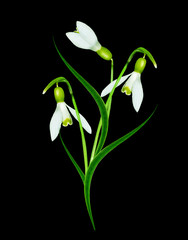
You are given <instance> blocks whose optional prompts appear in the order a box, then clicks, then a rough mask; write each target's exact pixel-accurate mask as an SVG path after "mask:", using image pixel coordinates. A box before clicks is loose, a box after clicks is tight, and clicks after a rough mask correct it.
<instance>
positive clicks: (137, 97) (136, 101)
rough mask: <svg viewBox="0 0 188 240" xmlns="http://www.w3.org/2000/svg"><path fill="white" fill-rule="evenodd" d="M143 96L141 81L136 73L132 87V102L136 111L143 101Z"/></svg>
mask: <svg viewBox="0 0 188 240" xmlns="http://www.w3.org/2000/svg"><path fill="white" fill-rule="evenodd" d="M143 97H144V92H143V88H142V83H141V79H140V76H139V75H138V76H137V79H136V80H135V82H134V84H133V87H132V102H133V107H134V109H135V111H136V112H138V111H139V109H140V106H141V104H142V101H143Z"/></svg>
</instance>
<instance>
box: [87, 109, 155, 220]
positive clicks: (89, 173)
mask: <svg viewBox="0 0 188 240" xmlns="http://www.w3.org/2000/svg"><path fill="white" fill-rule="evenodd" d="M156 109H157V107H156V108H155V109H154V111H153V112H152V114H151V115H150V116H149V117H148V118H147V119H146V120H145V121H144V122H143V123H142V124H140V125H139V126H138V127H136V128H135V129H133V130H132V131H131V132H129V133H127V134H126V135H124V136H123V137H121V138H119V139H118V140H116V141H114V142H113V143H111V144H110V145H108V146H107V147H105V148H104V149H103V150H102V151H100V152H99V153H98V154H97V155H96V157H95V158H94V159H93V161H92V162H91V164H90V166H89V168H88V171H87V174H86V176H85V184H84V195H85V202H86V206H87V209H88V213H89V216H90V218H91V221H93V217H92V210H91V203H90V188H91V180H92V177H93V174H94V171H95V169H96V167H97V166H98V164H99V163H100V162H101V160H102V159H103V158H104V157H105V156H106V155H107V154H108V153H110V152H111V151H112V150H113V149H114V148H115V147H117V146H118V145H120V144H121V143H123V142H124V141H126V140H127V139H128V138H130V137H131V136H132V135H134V134H135V133H136V132H137V131H139V130H140V129H141V128H142V127H143V126H144V125H145V124H146V123H147V122H148V121H149V119H150V118H151V117H152V116H153V114H154V113H155V111H156Z"/></svg>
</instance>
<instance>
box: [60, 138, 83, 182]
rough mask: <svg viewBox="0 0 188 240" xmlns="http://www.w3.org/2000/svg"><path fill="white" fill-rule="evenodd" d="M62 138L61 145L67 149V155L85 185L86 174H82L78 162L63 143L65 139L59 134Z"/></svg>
mask: <svg viewBox="0 0 188 240" xmlns="http://www.w3.org/2000/svg"><path fill="white" fill-rule="evenodd" d="M59 136H60V139H61V143H62V145H63V147H64V148H65V151H66V153H67V155H68V156H69V158H70V160H71V161H72V163H73V164H74V166H75V168H76V170H77V171H78V173H79V175H80V177H81V179H82V181H83V183H84V180H85V175H84V173H83V172H82V170H81V168H80V167H79V166H78V164H77V162H76V161H75V160H74V158H73V156H72V155H71V153H70V152H69V150H68V149H67V147H66V146H65V143H64V142H63V139H62V137H61V134H59Z"/></svg>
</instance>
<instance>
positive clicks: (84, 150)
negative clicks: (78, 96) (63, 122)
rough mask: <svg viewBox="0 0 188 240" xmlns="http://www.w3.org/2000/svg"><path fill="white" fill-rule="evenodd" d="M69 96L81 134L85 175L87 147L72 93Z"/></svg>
mask: <svg viewBox="0 0 188 240" xmlns="http://www.w3.org/2000/svg"><path fill="white" fill-rule="evenodd" d="M71 96H72V103H73V105H74V109H75V111H76V116H77V118H78V122H79V127H80V133H81V138H82V147H83V155H84V165H85V173H87V169H88V158H87V146H86V140H85V135H84V130H83V127H82V123H81V120H80V114H79V111H78V108H77V104H76V101H75V98H74V96H73V93H72V94H71Z"/></svg>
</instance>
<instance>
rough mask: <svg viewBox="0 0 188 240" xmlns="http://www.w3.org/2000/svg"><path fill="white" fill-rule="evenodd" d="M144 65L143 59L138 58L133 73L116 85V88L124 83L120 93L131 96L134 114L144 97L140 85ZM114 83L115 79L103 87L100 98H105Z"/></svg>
mask: <svg viewBox="0 0 188 240" xmlns="http://www.w3.org/2000/svg"><path fill="white" fill-rule="evenodd" d="M145 65H146V60H145V58H139V59H138V60H137V62H136V64H135V69H134V71H133V72H132V73H130V74H128V75H125V76H123V77H122V78H121V79H120V81H119V83H118V85H117V87H118V86H120V85H121V84H123V83H124V82H125V84H124V85H123V87H122V89H121V91H122V92H123V93H125V94H126V95H131V94H132V103H133V107H134V109H135V111H136V112H138V111H139V109H140V106H141V104H142V101H143V97H144V93H143V88H142V83H141V73H142V72H143V70H144V68H145ZM116 81H117V79H116V80H114V81H113V82H111V83H110V84H108V85H107V87H105V89H104V90H103V91H102V93H101V97H104V96H106V95H107V94H109V93H110V92H111V91H112V89H113V87H114V85H115V83H116Z"/></svg>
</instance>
